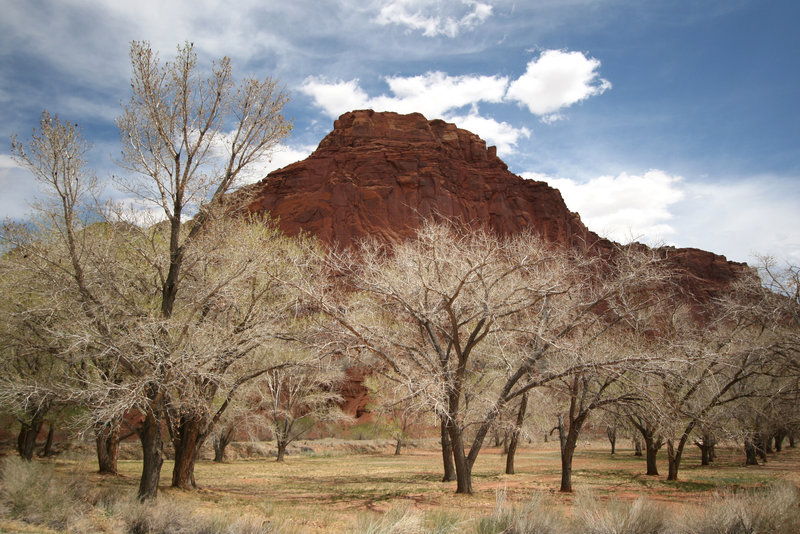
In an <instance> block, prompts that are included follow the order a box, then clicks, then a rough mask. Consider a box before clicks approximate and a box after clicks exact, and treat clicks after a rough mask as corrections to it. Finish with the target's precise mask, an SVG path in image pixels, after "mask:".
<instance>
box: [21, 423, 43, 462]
mask: <svg viewBox="0 0 800 534" xmlns="http://www.w3.org/2000/svg"><path fill="white" fill-rule="evenodd" d="M42 424H43V421H42V419H41V418H40V417H34V418H33V419H32V420H31V422H30V423H20V429H19V435H17V452H18V453H19V455H20V456H21V457H22V459H23V460H27V461H29V462H30V461H31V460H32V459H33V449H34V448H35V447H36V436H38V435H39V431H40V430H41V429H42Z"/></svg>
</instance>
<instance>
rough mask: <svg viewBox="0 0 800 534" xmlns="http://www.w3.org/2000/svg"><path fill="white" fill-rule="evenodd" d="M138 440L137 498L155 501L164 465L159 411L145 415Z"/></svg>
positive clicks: (151, 411)
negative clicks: (139, 471) (140, 456)
mask: <svg viewBox="0 0 800 534" xmlns="http://www.w3.org/2000/svg"><path fill="white" fill-rule="evenodd" d="M139 440H140V441H141V443H142V477H141V479H140V480H139V493H138V498H139V500H140V501H146V500H149V499H155V498H156V495H158V482H159V480H160V478H161V465H162V464H163V463H164V455H163V453H162V451H161V446H162V436H161V414H160V411H159V410H155V411H153V410H150V411H148V413H146V414H145V418H144V421H143V422H142V427H141V428H140V429H139Z"/></svg>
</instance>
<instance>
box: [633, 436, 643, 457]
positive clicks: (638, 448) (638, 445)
mask: <svg viewBox="0 0 800 534" xmlns="http://www.w3.org/2000/svg"><path fill="white" fill-rule="evenodd" d="M633 455H634V456H642V442H641V441H640V440H639V438H633Z"/></svg>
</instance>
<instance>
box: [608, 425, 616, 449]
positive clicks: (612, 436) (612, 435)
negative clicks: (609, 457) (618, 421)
mask: <svg viewBox="0 0 800 534" xmlns="http://www.w3.org/2000/svg"><path fill="white" fill-rule="evenodd" d="M606 436H608V441H609V442H610V443H611V454H614V453H615V452H616V448H617V427H616V426H611V425H609V426H607V427H606Z"/></svg>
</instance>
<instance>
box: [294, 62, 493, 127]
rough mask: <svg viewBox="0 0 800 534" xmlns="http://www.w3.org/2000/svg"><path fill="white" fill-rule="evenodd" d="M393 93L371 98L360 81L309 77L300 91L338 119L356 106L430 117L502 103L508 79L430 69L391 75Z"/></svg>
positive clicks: (390, 88) (390, 82)
mask: <svg viewBox="0 0 800 534" xmlns="http://www.w3.org/2000/svg"><path fill="white" fill-rule="evenodd" d="M386 83H387V85H388V86H389V90H390V91H391V93H392V96H390V95H385V94H384V95H380V96H376V97H370V96H369V95H367V93H366V92H365V91H364V90H363V89H362V88H361V86H360V84H359V80H357V79H355V80H350V81H335V82H331V81H328V80H326V79H324V78H316V77H309V78H306V80H305V81H304V82H303V85H302V87H301V88H300V90H301V91H302V92H304V93H305V94H307V95H309V96H311V97H312V98H313V99H314V103H315V104H316V105H317V106H318V107H320V108H322V110H323V111H324V112H325V114H326V115H328V116H329V117H331V118H336V117H338V116H339V115H341V114H342V113H345V112H348V111H352V110H354V109H366V108H369V109H373V110H375V111H395V112H398V113H413V112H419V113H422V114H423V115H425V116H426V117H427V118H429V119H435V118H440V117H443V116H444V115H445V114H446V113H447V112H448V111H450V110H454V109H458V108H461V107H464V106H467V105H472V104H477V103H479V102H500V101H501V100H502V99H503V95H504V93H505V88H506V86H507V85H508V78H504V77H500V76H477V75H465V76H449V75H447V74H445V73H443V72H427V73H425V74H422V75H419V76H410V77H405V78H404V77H401V76H394V77H387V78H386Z"/></svg>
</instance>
